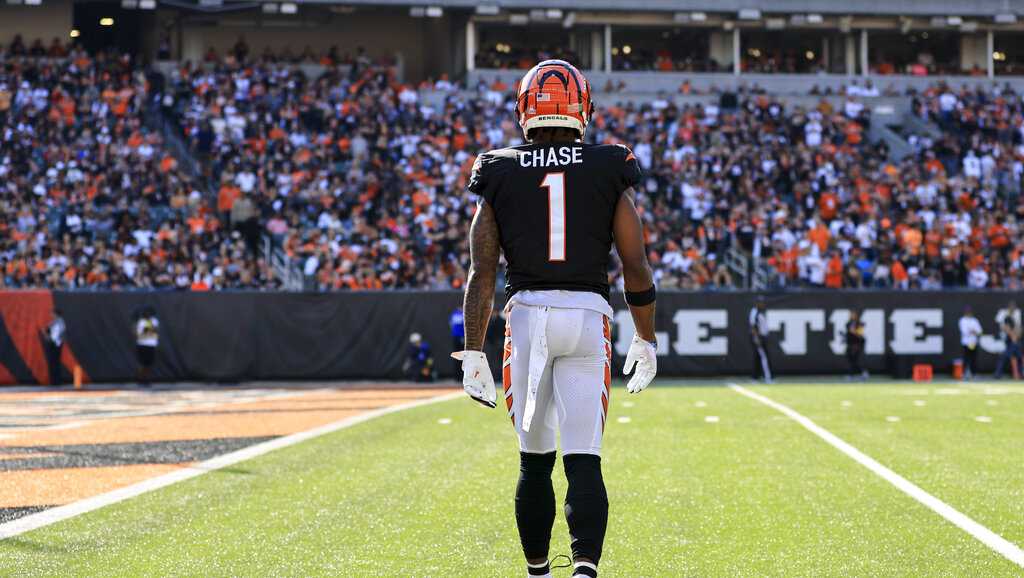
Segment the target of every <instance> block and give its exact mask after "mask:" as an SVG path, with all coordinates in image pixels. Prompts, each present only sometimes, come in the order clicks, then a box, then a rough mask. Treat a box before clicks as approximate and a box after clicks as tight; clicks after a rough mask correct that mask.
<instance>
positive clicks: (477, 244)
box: [462, 202, 501, 351]
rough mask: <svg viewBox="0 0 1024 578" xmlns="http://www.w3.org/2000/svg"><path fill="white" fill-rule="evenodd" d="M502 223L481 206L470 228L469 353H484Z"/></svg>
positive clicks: (466, 318) (466, 312) (487, 207)
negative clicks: (474, 351)
mask: <svg viewBox="0 0 1024 578" xmlns="http://www.w3.org/2000/svg"><path fill="white" fill-rule="evenodd" d="M500 253H501V246H500V244H499V242H498V223H497V222H496V221H495V220H494V209H492V208H491V206H490V205H488V204H487V203H486V202H482V203H480V208H479V209H477V212H476V216H475V217H473V224H472V225H470V227H469V255H470V265H469V279H468V280H467V282H466V295H465V298H464V300H463V303H462V311H463V315H464V323H465V330H466V349H469V350H476V351H479V350H482V349H483V347H484V336H485V335H487V323H488V321H490V319H491V309H492V308H493V307H494V284H495V282H496V277H497V274H498V255H499V254H500Z"/></svg>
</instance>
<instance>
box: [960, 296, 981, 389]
mask: <svg viewBox="0 0 1024 578" xmlns="http://www.w3.org/2000/svg"><path fill="white" fill-rule="evenodd" d="M959 327H960V345H962V346H963V349H964V379H973V378H974V376H975V375H976V374H977V372H978V371H977V370H978V367H977V363H978V340H979V339H980V338H981V333H982V329H981V322H980V321H978V318H977V317H975V316H974V312H973V311H971V306H970V305H968V306H967V307H964V314H963V317H961V318H960V323H959Z"/></svg>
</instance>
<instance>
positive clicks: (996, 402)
mask: <svg viewBox="0 0 1024 578" xmlns="http://www.w3.org/2000/svg"><path fill="white" fill-rule="evenodd" d="M985 405H999V402H998V401H996V400H994V399H986V400H985Z"/></svg>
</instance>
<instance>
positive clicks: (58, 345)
mask: <svg viewBox="0 0 1024 578" xmlns="http://www.w3.org/2000/svg"><path fill="white" fill-rule="evenodd" d="M40 333H41V334H42V338H43V343H44V344H45V345H46V365H47V368H48V369H49V373H50V385H61V382H62V377H61V365H60V358H61V355H62V354H63V353H64V335H65V333H67V325H66V324H65V323H64V318H63V317H62V316H61V314H60V309H54V310H53V319H52V320H51V321H50V324H49V325H47V326H46V330H45V331H40Z"/></svg>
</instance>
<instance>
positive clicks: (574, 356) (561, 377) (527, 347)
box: [502, 304, 612, 455]
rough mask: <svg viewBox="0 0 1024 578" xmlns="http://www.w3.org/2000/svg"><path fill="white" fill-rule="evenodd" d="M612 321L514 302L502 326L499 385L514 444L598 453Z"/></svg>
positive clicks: (539, 449)
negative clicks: (558, 441)
mask: <svg viewBox="0 0 1024 578" xmlns="http://www.w3.org/2000/svg"><path fill="white" fill-rule="evenodd" d="M611 352H612V349H611V326H610V324H609V321H608V318H607V317H605V316H604V315H602V314H601V313H598V312H597V311H591V310H587V309H563V308H556V307H535V306H528V305H522V304H514V305H513V306H512V311H510V312H509V315H508V321H507V323H506V325H505V352H504V356H503V360H502V384H503V385H504V388H505V404H506V406H507V407H508V414H509V417H510V418H511V419H512V424H513V425H514V426H515V428H516V433H518V434H519V448H520V450H522V451H524V452H527V453H534V454H543V453H549V452H553V451H555V449H556V442H555V428H556V427H557V429H558V432H559V434H560V435H561V445H562V453H563V454H593V455H601V436H602V435H603V434H604V423H605V419H606V418H607V415H608V400H609V397H610V396H611V390H610V387H611Z"/></svg>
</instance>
